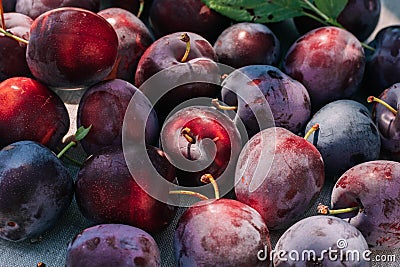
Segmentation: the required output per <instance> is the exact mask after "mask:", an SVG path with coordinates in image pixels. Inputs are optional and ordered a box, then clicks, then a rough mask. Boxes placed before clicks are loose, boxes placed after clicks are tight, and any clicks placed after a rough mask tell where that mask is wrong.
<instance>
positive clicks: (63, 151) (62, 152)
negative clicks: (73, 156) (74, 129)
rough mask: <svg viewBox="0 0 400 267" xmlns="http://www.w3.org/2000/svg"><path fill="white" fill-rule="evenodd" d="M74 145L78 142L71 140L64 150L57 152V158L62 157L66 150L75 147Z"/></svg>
mask: <svg viewBox="0 0 400 267" xmlns="http://www.w3.org/2000/svg"><path fill="white" fill-rule="evenodd" d="M73 146H76V142H75V141H71V142H69V143H68V145H66V146H65V147H64V148H63V150H61V152H60V153H58V154H57V158H61V157H62V155H64V154H65V152H67V151H68V149H70V148H71V147H73Z"/></svg>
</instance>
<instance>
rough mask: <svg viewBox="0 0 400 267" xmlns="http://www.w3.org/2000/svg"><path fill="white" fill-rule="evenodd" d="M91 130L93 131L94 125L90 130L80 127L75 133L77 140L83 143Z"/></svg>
mask: <svg viewBox="0 0 400 267" xmlns="http://www.w3.org/2000/svg"><path fill="white" fill-rule="evenodd" d="M90 129H92V125H90V126H89V127H88V128H85V127H83V126H81V127H79V128H78V130H76V133H75V140H76V141H81V140H82V139H83V138H85V137H86V135H87V134H88V133H89V131H90Z"/></svg>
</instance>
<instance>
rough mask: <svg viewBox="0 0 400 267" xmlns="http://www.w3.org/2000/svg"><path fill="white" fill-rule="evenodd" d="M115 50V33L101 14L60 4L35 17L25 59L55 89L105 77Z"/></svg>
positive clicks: (116, 41)
mask: <svg viewBox="0 0 400 267" xmlns="http://www.w3.org/2000/svg"><path fill="white" fill-rule="evenodd" d="M82 24H84V25H86V26H85V27H81V25H82ZM44 29H46V30H45V31H44ZM117 51H118V36H117V34H116V32H115V30H114V29H113V27H112V26H111V25H110V24H109V23H108V22H107V21H106V20H105V19H104V18H103V17H101V16H99V15H97V14H95V13H93V12H90V11H88V10H84V9H81V8H73V7H63V8H57V9H53V10H51V11H48V12H46V13H43V14H42V15H40V16H39V17H38V18H37V19H35V20H34V22H33V23H32V26H31V30H30V39H29V44H28V47H27V50H26V58H27V62H28V66H29V68H30V70H31V72H32V74H33V76H34V77H35V78H37V79H38V80H39V81H41V82H43V83H45V84H47V85H48V86H51V87H55V88H60V89H75V88H82V87H86V86H89V85H92V84H94V83H97V82H99V81H101V80H103V79H104V78H105V77H107V75H108V74H109V73H110V72H111V70H112V68H113V66H114V63H115V61H116V58H117ZM99 55H101V57H100V56H99Z"/></svg>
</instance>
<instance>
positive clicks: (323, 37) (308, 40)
mask: <svg viewBox="0 0 400 267" xmlns="http://www.w3.org/2000/svg"><path fill="white" fill-rule="evenodd" d="M364 69H365V55H364V50H363V48H362V46H361V43H360V42H359V41H358V40H357V38H356V37H355V36H354V35H352V34H351V33H350V32H348V31H346V30H343V29H340V28H337V27H333V26H327V27H321V28H318V29H315V30H313V31H310V32H308V33H306V34H305V35H303V36H301V37H300V38H299V39H297V41H296V42H295V43H294V44H293V45H292V46H291V47H290V48H289V50H288V52H287V53H286V56H285V59H284V63H283V70H284V72H285V73H286V74H288V75H289V76H291V77H292V78H294V79H296V80H298V81H299V82H301V83H302V84H303V85H304V86H305V87H306V88H307V90H308V93H309V94H310V98H311V103H312V110H313V111H316V110H318V109H319V108H321V107H322V106H323V105H325V104H327V103H329V102H331V101H334V100H338V99H345V98H348V97H350V96H352V95H353V94H354V93H355V92H356V91H357V89H358V87H359V85H360V84H361V81H362V78H363V75H364Z"/></svg>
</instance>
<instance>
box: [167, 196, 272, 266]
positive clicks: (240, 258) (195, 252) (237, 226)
mask: <svg viewBox="0 0 400 267" xmlns="http://www.w3.org/2000/svg"><path fill="white" fill-rule="evenodd" d="M174 248H175V258H176V260H177V266H182V267H183V266H226V267H228V266H232V267H233V266H249V267H250V266H252V267H253V266H268V265H269V260H268V261H267V262H262V261H258V259H257V256H256V255H257V253H258V251H260V250H264V249H265V248H267V250H268V251H270V250H271V244H270V240H269V231H268V228H267V226H266V225H265V222H264V221H263V219H262V217H261V216H260V214H259V213H258V212H257V211H255V210H254V209H252V208H251V207H249V206H247V205H245V204H243V203H241V202H239V201H236V200H232V199H217V200H215V199H212V200H211V199H210V200H203V201H200V202H197V203H196V204H194V205H193V206H191V207H190V208H188V209H187V210H186V211H185V212H184V213H183V215H182V216H181V217H180V219H179V221H178V224H177V227H176V230H175V235H174Z"/></svg>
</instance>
